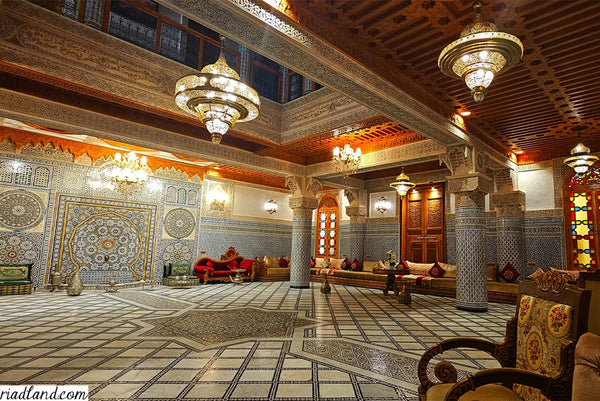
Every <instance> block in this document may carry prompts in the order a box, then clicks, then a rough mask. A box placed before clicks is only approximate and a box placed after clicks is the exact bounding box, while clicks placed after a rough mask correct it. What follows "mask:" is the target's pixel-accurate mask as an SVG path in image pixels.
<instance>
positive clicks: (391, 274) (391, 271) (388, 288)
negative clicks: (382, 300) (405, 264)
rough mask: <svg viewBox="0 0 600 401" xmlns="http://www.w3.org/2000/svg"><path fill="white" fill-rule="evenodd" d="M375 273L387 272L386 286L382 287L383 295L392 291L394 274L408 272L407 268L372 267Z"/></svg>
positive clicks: (394, 281) (394, 280)
mask: <svg viewBox="0 0 600 401" xmlns="http://www.w3.org/2000/svg"><path fill="white" fill-rule="evenodd" d="M373 273H375V274H387V282H386V286H385V288H384V289H383V295H387V294H388V293H389V292H390V291H394V284H395V283H396V276H397V275H398V274H410V270H409V269H404V268H403V269H396V268H394V269H382V268H379V269H373Z"/></svg>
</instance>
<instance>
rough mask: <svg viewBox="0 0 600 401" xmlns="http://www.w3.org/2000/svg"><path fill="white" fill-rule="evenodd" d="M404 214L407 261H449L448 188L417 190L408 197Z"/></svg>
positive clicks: (403, 235)
mask: <svg viewBox="0 0 600 401" xmlns="http://www.w3.org/2000/svg"><path fill="white" fill-rule="evenodd" d="M402 214H403V216H402V219H403V221H405V222H406V223H405V224H403V225H402V226H403V233H402V249H403V255H404V256H403V257H404V258H405V259H408V260H410V261H411V262H418V263H425V262H438V261H439V262H443V261H445V260H446V252H445V250H446V246H445V243H446V242H445V237H446V234H445V229H444V221H445V219H444V186H443V185H442V184H433V185H432V184H428V185H420V186H417V187H415V188H414V189H412V190H411V191H410V192H409V193H408V194H407V195H406V196H405V197H404V203H403V213H402Z"/></svg>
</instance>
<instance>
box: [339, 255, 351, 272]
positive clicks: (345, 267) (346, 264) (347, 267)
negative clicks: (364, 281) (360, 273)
mask: <svg viewBox="0 0 600 401" xmlns="http://www.w3.org/2000/svg"><path fill="white" fill-rule="evenodd" d="M351 264H352V263H351V262H350V260H348V258H346V259H344V261H343V262H342V266H341V268H342V270H351V269H352V268H351V266H350V265H351Z"/></svg>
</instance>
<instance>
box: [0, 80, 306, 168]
mask: <svg viewBox="0 0 600 401" xmlns="http://www.w3.org/2000/svg"><path fill="white" fill-rule="evenodd" d="M0 98H2V99H3V104H2V109H3V110H2V111H1V114H2V117H5V118H12V119H15V120H18V121H23V122H29V123H34V124H39V125H43V126H46V127H50V128H55V129H62V130H66V131H70V132H79V133H82V134H86V135H90V136H94V137H98V138H104V139H109V140H113V141H117V142H123V143H128V144H131V145H136V146H143V147H146V148H150V149H157V148H158V149H161V150H163V151H166V152H171V153H175V154H181V155H183V156H187V157H193V158H200V159H205V160H211V161H213V162H216V163H223V164H228V165H231V166H236V167H241V168H249V169H253V170H256V171H261V172H265V173H269V174H276V175H284V174H298V175H304V174H305V168H304V167H303V166H300V165H297V164H293V163H289V162H285V161H282V160H278V159H274V158H270V157H264V156H258V155H255V154H254V153H251V152H247V151H244V150H240V149H236V148H232V147H229V146H217V145H215V144H213V143H211V142H208V141H202V140H197V139H195V138H192V137H188V136H184V135H178V134H174V133H172V132H170V131H165V130H162V129H159V128H154V127H150V126H147V125H143V124H137V123H133V122H130V121H126V120H122V119H118V118H114V117H111V116H107V115H104V114H99V113H94V112H91V111H88V110H84V109H79V108H75V107H71V106H68V105H64V104H59V103H54V102H49V101H45V100H43V99H40V98H36V97H32V96H28V95H24V94H21V93H17V92H12V91H9V90H6V89H0Z"/></svg>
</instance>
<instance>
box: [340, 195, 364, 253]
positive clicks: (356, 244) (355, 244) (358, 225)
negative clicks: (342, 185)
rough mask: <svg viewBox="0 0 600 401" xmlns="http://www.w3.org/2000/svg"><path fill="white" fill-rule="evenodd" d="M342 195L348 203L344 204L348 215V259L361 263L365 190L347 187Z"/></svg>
mask: <svg viewBox="0 0 600 401" xmlns="http://www.w3.org/2000/svg"><path fill="white" fill-rule="evenodd" d="M344 195H345V196H346V198H347V199H348V202H349V203H350V204H349V205H348V206H346V214H347V215H348V217H350V250H349V253H348V259H349V260H350V262H352V261H353V260H354V259H356V260H358V261H359V262H361V263H362V261H363V259H364V247H365V215H366V214H367V207H366V200H367V192H366V191H364V190H360V191H359V190H357V189H354V188H349V189H345V190H344Z"/></svg>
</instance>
